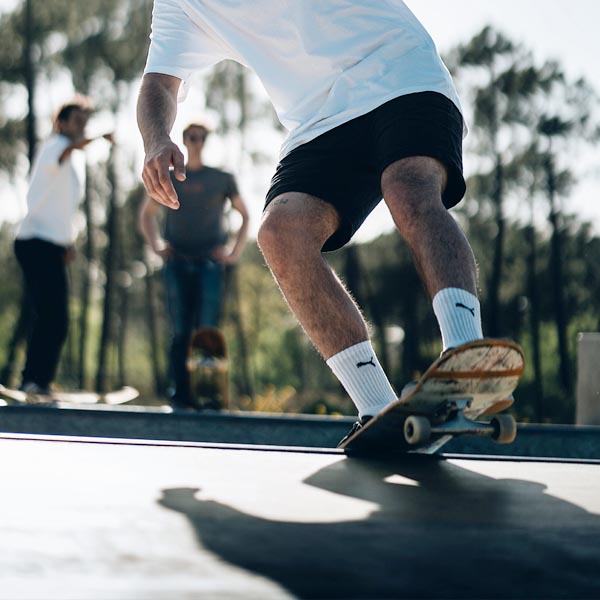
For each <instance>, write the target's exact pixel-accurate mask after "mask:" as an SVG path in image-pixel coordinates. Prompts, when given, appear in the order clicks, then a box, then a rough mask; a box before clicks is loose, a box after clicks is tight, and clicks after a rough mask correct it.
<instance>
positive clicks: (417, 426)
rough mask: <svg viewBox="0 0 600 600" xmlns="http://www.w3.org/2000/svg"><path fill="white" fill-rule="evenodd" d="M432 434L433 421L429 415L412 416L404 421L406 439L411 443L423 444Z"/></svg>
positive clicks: (412, 444)
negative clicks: (430, 420)
mask: <svg viewBox="0 0 600 600" xmlns="http://www.w3.org/2000/svg"><path fill="white" fill-rule="evenodd" d="M430 436H431V423H430V422H429V419H428V418H427V417H417V416H414V415H413V416H410V417H408V419H406V421H404V439H405V440H406V441H407V442H408V443H409V444H410V445H411V446H414V445H415V444H423V443H425V442H427V440H429V437H430Z"/></svg>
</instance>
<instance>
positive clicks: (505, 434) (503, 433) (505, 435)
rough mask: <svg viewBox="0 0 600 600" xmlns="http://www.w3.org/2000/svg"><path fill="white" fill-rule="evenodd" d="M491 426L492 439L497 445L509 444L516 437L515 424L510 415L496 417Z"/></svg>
mask: <svg viewBox="0 0 600 600" xmlns="http://www.w3.org/2000/svg"><path fill="white" fill-rule="evenodd" d="M491 425H492V427H493V428H494V433H493V434H492V439H493V440H494V441H495V442H497V443H498V444H510V443H511V442H514V441H515V438H516V437H517V422H516V421H515V419H514V417H513V416H511V415H496V416H495V417H494V418H493V419H492V421H491Z"/></svg>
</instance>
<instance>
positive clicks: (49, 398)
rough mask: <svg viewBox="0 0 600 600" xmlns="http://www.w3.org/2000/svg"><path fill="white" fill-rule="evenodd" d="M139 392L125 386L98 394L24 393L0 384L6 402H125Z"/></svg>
mask: <svg viewBox="0 0 600 600" xmlns="http://www.w3.org/2000/svg"><path fill="white" fill-rule="evenodd" d="M139 395H140V393H139V392H138V390H136V389H135V388H132V387H129V386H125V387H122V388H120V389H118V390H115V391H113V392H106V393H104V394H99V393H96V392H86V391H72V392H60V391H51V392H50V394H26V393H25V392H22V391H21V390H14V389H11V388H7V387H4V386H3V385H0V398H2V399H3V400H5V402H6V403H7V404H13V405H14V404H27V405H35V404H37V405H46V406H48V405H50V406H59V407H60V406H61V405H77V404H125V403H126V402H131V400H135V399H136V398H137V397H138V396H139Z"/></svg>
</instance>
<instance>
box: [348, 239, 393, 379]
mask: <svg viewBox="0 0 600 600" xmlns="http://www.w3.org/2000/svg"><path fill="white" fill-rule="evenodd" d="M345 253H346V261H345V265H344V278H345V280H346V285H347V286H348V289H349V290H350V292H351V293H352V294H353V295H354V297H355V299H356V302H357V303H358V304H359V305H360V306H362V307H364V308H365V309H367V310H368V313H369V315H370V317H371V319H372V320H373V324H374V325H375V332H374V334H375V335H374V337H375V339H376V340H377V345H378V346H379V347H378V358H379V362H380V363H381V367H382V368H383V370H384V371H385V373H386V374H387V376H388V377H389V378H390V379H391V377H392V373H390V360H389V353H388V347H387V344H386V341H385V323H384V319H383V315H382V314H381V310H380V309H379V305H378V303H377V299H376V298H375V296H374V294H373V293H372V291H371V290H372V287H371V285H370V282H369V277H368V274H367V273H366V272H365V271H364V270H363V268H362V265H361V263H360V257H359V255H358V251H357V248H356V246H354V245H352V244H350V245H348V246H346V248H345ZM363 288H364V293H363Z"/></svg>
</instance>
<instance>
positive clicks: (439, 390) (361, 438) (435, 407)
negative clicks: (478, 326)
mask: <svg viewBox="0 0 600 600" xmlns="http://www.w3.org/2000/svg"><path fill="white" fill-rule="evenodd" d="M524 366H525V363H524V356H523V351H522V349H521V347H520V346H519V345H518V344H515V343H513V342H509V341H504V340H478V341H474V342H469V343H467V344H463V345H462V346H459V347H457V348H454V349H452V350H449V351H448V352H446V353H444V354H443V355H442V356H441V357H440V358H438V359H437V360H436V361H435V362H434V363H433V364H432V365H431V366H430V367H429V369H427V371H426V372H425V373H424V374H423V376H422V377H421V378H420V379H419V380H418V381H417V382H416V383H415V384H414V386H413V387H411V388H410V389H409V390H408V391H407V392H406V393H405V394H403V396H402V397H401V398H399V399H398V400H396V401H395V402H393V403H392V404H390V405H389V406H388V407H386V408H385V409H384V410H383V411H382V412H381V413H379V414H378V415H377V416H376V417H374V418H373V419H371V420H370V421H368V422H367V423H366V424H365V425H364V426H363V427H362V428H361V429H359V430H358V431H357V432H356V433H354V434H353V435H352V436H350V437H349V438H348V439H347V440H344V441H343V442H342V443H341V444H340V448H343V449H344V450H345V451H346V452H347V453H348V454H388V453H390V452H392V453H394V452H395V453H398V452H400V453H402V452H418V453H421V454H433V453H434V452H436V451H437V450H439V449H440V448H441V447H442V446H443V445H444V444H445V443H447V442H448V441H450V440H451V439H452V438H453V437H455V436H458V435H489V436H490V437H491V438H492V439H493V440H494V441H496V442H498V443H501V444H508V443H511V442H512V441H514V439H515V437H516V432H517V426H516V422H515V419H514V418H513V417H512V416H511V415H507V414H498V413H501V412H502V411H504V410H506V409H507V408H509V407H510V406H511V405H512V404H513V402H514V399H513V396H512V392H513V391H514V389H515V388H516V387H517V385H518V383H519V379H520V377H521V375H522V373H523V369H524ZM490 415H494V416H493V417H492V418H491V420H490V421H489V422H488V421H480V420H476V419H479V418H480V417H486V416H490Z"/></svg>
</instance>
